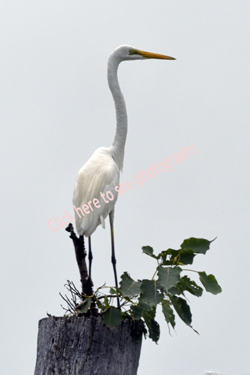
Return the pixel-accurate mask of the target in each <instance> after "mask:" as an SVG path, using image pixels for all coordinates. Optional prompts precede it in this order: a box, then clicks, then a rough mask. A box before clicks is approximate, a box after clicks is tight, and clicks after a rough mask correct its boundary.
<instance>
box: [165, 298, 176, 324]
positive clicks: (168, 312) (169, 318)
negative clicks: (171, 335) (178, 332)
mask: <svg viewBox="0 0 250 375" xmlns="http://www.w3.org/2000/svg"><path fill="white" fill-rule="evenodd" d="M162 312H163V314H164V316H165V320H166V322H167V323H170V324H171V326H172V327H173V328H174V327H175V317H174V312H173V310H172V308H171V306H170V305H169V302H168V301H163V302H162Z"/></svg>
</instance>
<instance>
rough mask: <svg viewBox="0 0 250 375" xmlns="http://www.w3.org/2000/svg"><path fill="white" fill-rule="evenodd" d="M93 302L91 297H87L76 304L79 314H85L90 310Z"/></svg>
mask: <svg viewBox="0 0 250 375" xmlns="http://www.w3.org/2000/svg"><path fill="white" fill-rule="evenodd" d="M91 303H92V299H91V298H86V299H85V300H84V301H83V302H82V303H80V304H79V305H77V306H76V308H75V310H76V312H77V315H79V314H84V313H86V312H87V311H88V309H89V308H90V306H91Z"/></svg>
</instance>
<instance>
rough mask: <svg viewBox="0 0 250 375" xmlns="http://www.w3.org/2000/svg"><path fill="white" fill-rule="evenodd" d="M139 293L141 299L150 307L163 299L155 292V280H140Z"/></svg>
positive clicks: (161, 295)
mask: <svg viewBox="0 0 250 375" xmlns="http://www.w3.org/2000/svg"><path fill="white" fill-rule="evenodd" d="M141 291H142V293H141V298H142V299H144V300H146V301H147V302H148V303H149V305H151V306H156V305H157V304H158V303H159V302H160V301H161V299H162V298H163V294H162V293H159V292H158V291H157V282H156V281H155V280H142V284H141Z"/></svg>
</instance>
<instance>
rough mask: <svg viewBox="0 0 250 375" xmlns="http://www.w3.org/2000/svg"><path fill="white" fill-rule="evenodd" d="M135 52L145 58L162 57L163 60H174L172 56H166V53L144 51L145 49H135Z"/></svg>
mask: <svg viewBox="0 0 250 375" xmlns="http://www.w3.org/2000/svg"><path fill="white" fill-rule="evenodd" d="M137 52H138V53H139V54H140V55H141V56H143V57H145V58H147V59H164V60H176V59H175V58H174V57H170V56H166V55H160V54H158V53H152V52H146V51H141V50H139V49H138V50H137Z"/></svg>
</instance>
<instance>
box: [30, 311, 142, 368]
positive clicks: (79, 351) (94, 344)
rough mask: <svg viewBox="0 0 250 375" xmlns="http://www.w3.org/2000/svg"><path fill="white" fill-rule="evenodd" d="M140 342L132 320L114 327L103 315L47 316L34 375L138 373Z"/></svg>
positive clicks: (42, 328) (41, 330)
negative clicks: (134, 338) (133, 333)
mask: <svg viewBox="0 0 250 375" xmlns="http://www.w3.org/2000/svg"><path fill="white" fill-rule="evenodd" d="M141 341H142V338H141V337H140V338H139V340H138V341H137V342H135V341H134V340H133V338H132V336H131V322H130V321H129V320H125V321H124V322H122V324H121V325H120V326H118V327H116V328H114V329H113V330H111V329H109V328H108V327H107V326H106V325H105V324H104V323H103V320H102V317H101V316H97V317H94V316H88V317H84V316H83V317H76V316H72V317H69V318H65V317H49V318H44V319H41V320H40V321H39V332H38V345H37V361H36V368H35V375H78V374H79V375H84V374H86V375H136V374H137V368H138V365H139V358H140V351H141Z"/></svg>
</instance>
